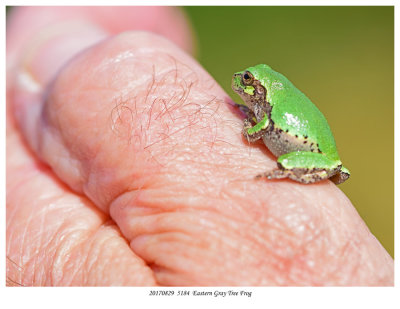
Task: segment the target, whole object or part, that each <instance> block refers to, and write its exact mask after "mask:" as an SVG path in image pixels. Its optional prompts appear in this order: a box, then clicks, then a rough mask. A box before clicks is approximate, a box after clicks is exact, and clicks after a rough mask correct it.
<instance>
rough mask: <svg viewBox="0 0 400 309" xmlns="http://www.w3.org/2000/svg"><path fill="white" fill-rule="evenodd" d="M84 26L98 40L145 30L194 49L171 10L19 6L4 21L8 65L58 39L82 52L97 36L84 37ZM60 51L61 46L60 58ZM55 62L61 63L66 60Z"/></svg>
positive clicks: (184, 26) (182, 19) (180, 17)
mask: <svg viewBox="0 0 400 309" xmlns="http://www.w3.org/2000/svg"><path fill="white" fill-rule="evenodd" d="M26 25H29V27H26ZM86 27H88V28H89V29H92V30H93V29H96V31H97V33H98V34H99V37H98V38H97V39H98V40H99V39H101V35H103V36H108V35H113V34H117V33H120V32H123V31H127V30H144V31H150V32H153V33H157V34H160V35H162V36H165V37H167V38H168V39H169V40H171V41H172V42H174V43H175V44H177V45H178V46H180V47H181V48H183V49H185V50H186V51H188V52H190V51H192V50H193V41H192V37H191V36H192V33H191V27H190V25H189V23H188V21H187V20H186V17H185V16H184V14H183V12H182V11H181V10H179V9H178V8H174V7H157V6H153V7H144V6H143V7H142V6H139V7H132V6H130V7H19V8H14V9H13V10H11V13H10V14H9V17H8V20H7V66H8V67H10V66H12V65H14V63H15V62H18V61H19V57H20V55H21V53H26V49H27V48H29V49H33V48H34V47H35V46H37V45H38V44H40V45H42V46H43V47H45V46H46V45H45V44H43V43H44V41H48V42H51V41H52V40H56V39H57V37H59V36H64V37H68V38H69V43H71V42H72V43H74V40H73V39H74V38H75V39H76V40H80V41H81V42H80V43H81V49H83V48H85V45H86V46H89V45H90V44H92V43H93V42H95V41H96V37H94V38H93V39H90V38H89V37H85V35H83V34H85V33H86V32H87V30H85V28H86ZM68 30H69V31H68ZM81 31H83V32H81ZM85 39H86V40H87V42H86V43H85ZM59 42H61V40H59ZM53 45H54V44H53ZM67 46H68V45H66V44H63V47H64V48H65V47H67ZM43 49H45V48H43ZM62 51H63V48H61V47H60V48H59V54H60V56H61V55H62V54H63V53H62ZM70 51H71V50H70V48H68V49H67V50H66V51H65V52H64V54H65V55H66V56H69V57H71V56H72V55H73V54H71V53H70ZM58 59H59V61H58V62H59V63H61V64H62V63H63V60H66V59H62V58H61V57H58ZM55 71H56V70H55Z"/></svg>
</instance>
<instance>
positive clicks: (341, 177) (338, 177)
mask: <svg viewBox="0 0 400 309" xmlns="http://www.w3.org/2000/svg"><path fill="white" fill-rule="evenodd" d="M349 177H350V171H349V170H348V169H347V168H345V167H344V166H342V167H341V169H340V170H339V171H338V172H337V173H336V174H335V175H333V176H332V177H330V178H329V179H330V180H331V181H332V182H333V183H334V184H336V185H338V184H341V183H343V182H345V181H346V180H347V179H349Z"/></svg>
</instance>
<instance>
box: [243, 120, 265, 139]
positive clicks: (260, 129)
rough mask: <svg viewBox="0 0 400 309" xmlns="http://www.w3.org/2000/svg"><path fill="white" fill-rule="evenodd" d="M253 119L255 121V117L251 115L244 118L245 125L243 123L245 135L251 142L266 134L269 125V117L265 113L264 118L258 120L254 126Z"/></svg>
mask: <svg viewBox="0 0 400 309" xmlns="http://www.w3.org/2000/svg"><path fill="white" fill-rule="evenodd" d="M252 121H254V117H252V116H251V115H249V116H248V117H247V118H246V119H245V120H244V125H243V135H244V136H245V137H246V139H247V140H248V141H249V142H251V143H252V142H255V141H257V140H259V139H260V138H261V137H263V136H264V135H265V132H266V131H267V127H268V124H269V119H268V115H267V114H264V117H263V119H261V121H259V122H257V123H256V124H255V125H254V126H253V125H252Z"/></svg>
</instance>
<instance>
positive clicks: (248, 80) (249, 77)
mask: <svg viewBox="0 0 400 309" xmlns="http://www.w3.org/2000/svg"><path fill="white" fill-rule="evenodd" d="M242 80H243V84H244V85H251V84H252V83H253V80H254V76H253V74H251V73H250V72H249V71H246V72H244V73H243V75H242Z"/></svg>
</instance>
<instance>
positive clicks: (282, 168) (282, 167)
mask: <svg viewBox="0 0 400 309" xmlns="http://www.w3.org/2000/svg"><path fill="white" fill-rule="evenodd" d="M277 163H278V167H279V169H276V170H273V171H270V172H266V173H264V174H261V175H258V176H256V177H257V178H261V177H266V178H268V179H281V178H290V179H292V180H295V181H298V182H301V183H305V184H308V183H314V182H317V181H321V180H324V179H328V178H330V177H332V176H333V175H335V174H337V173H338V171H339V169H340V167H341V165H340V162H338V161H334V160H331V159H329V158H327V157H326V156H325V155H323V154H321V153H316V152H307V151H297V152H291V153H287V154H284V155H282V156H280V157H279V158H278V162H277Z"/></svg>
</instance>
